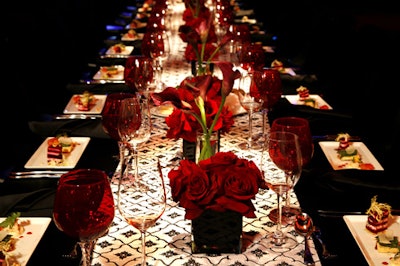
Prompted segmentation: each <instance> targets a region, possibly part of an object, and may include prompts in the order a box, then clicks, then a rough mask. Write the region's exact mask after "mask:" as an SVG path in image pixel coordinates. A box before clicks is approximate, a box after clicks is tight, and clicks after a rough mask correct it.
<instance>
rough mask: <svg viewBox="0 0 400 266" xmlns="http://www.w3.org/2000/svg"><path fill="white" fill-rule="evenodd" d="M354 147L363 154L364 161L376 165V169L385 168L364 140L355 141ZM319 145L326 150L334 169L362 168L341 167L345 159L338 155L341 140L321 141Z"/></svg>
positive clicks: (325, 152)
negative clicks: (337, 150) (337, 149)
mask: <svg viewBox="0 0 400 266" xmlns="http://www.w3.org/2000/svg"><path fill="white" fill-rule="evenodd" d="M353 145H354V148H356V149H357V150H358V152H359V153H360V154H361V157H362V160H363V163H370V164H372V165H373V166H374V170H373V171H376V170H383V167H382V166H381V164H380V163H379V162H378V161H377V160H376V158H375V157H374V155H373V154H372V153H371V151H370V150H369V149H368V148H367V146H366V145H365V144H364V143H363V142H361V141H360V142H358V141H357V142H353ZM319 146H320V147H321V149H322V151H323V152H324V154H325V156H326V158H327V159H328V161H329V163H330V164H331V166H332V168H333V169H334V170H346V169H359V170H361V169H360V168H346V167H343V168H340V167H339V165H342V164H344V163H345V162H344V161H341V160H340V159H339V158H338V157H337V152H336V150H335V149H336V148H337V147H338V146H339V142H337V141H320V142H319ZM370 171H371V170H370Z"/></svg>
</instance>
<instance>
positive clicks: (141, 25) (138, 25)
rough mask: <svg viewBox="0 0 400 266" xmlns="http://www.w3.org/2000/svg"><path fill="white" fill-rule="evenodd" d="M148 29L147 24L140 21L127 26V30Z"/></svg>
mask: <svg viewBox="0 0 400 266" xmlns="http://www.w3.org/2000/svg"><path fill="white" fill-rule="evenodd" d="M145 27H147V23H146V22H140V21H136V22H135V23H129V24H128V25H126V26H125V29H126V30H129V29H134V30H135V29H140V28H145Z"/></svg>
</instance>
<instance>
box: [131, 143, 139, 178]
mask: <svg viewBox="0 0 400 266" xmlns="http://www.w3.org/2000/svg"><path fill="white" fill-rule="evenodd" d="M132 152H133V154H132V155H133V159H134V160H135V180H138V178H139V154H138V150H137V147H136V144H135V145H133V149H132Z"/></svg>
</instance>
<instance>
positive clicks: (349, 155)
mask: <svg viewBox="0 0 400 266" xmlns="http://www.w3.org/2000/svg"><path fill="white" fill-rule="evenodd" d="M335 141H337V142H339V146H338V147H337V148H336V152H337V156H338V158H339V159H340V160H341V161H343V162H344V163H343V165H340V167H341V168H359V169H362V170H374V169H375V167H374V166H373V165H372V164H370V163H364V162H363V161H362V156H361V154H360V153H359V151H358V149H356V148H355V147H354V145H353V142H351V141H350V135H349V134H348V133H339V134H338V135H337V137H336V139H335Z"/></svg>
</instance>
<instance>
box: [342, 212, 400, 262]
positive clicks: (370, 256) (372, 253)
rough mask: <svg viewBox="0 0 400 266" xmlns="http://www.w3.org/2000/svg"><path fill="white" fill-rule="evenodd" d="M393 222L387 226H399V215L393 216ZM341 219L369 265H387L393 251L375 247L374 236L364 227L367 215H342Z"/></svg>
mask: <svg viewBox="0 0 400 266" xmlns="http://www.w3.org/2000/svg"><path fill="white" fill-rule="evenodd" d="M393 217H394V222H393V223H392V224H391V225H390V226H389V229H390V228H393V226H396V227H398V228H397V229H399V228H400V224H399V223H400V216H393ZM343 219H344V221H345V223H346V225H347V227H348V228H349V230H350V232H351V234H352V235H353V237H354V239H355V240H356V242H357V245H358V247H359V248H360V250H361V252H362V253H363V255H364V257H365V259H366V260H367V262H368V264H369V265H384V263H385V262H386V263H387V264H388V265H389V259H390V257H393V256H394V254H393V253H380V252H378V251H377V250H376V249H375V243H376V240H375V236H376V234H373V233H372V232H370V231H368V230H367V229H366V228H365V224H366V223H367V215H344V216H343Z"/></svg>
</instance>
